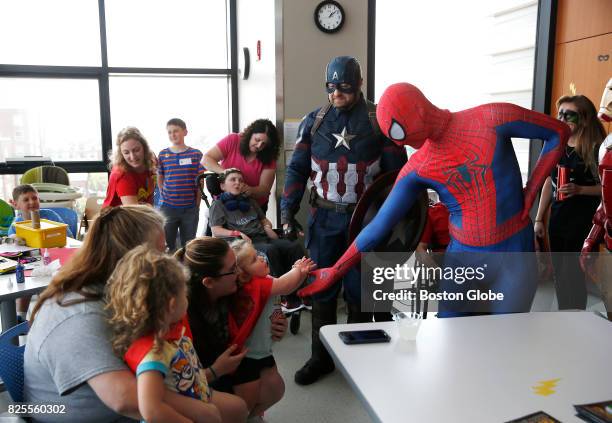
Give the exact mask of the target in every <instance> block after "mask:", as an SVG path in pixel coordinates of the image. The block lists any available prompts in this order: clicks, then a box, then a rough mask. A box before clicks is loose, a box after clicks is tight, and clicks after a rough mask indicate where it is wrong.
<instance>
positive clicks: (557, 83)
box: [551, 33, 612, 130]
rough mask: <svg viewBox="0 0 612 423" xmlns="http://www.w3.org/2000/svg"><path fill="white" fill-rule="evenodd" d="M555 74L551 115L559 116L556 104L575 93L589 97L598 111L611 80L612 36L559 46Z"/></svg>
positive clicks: (611, 34)
mask: <svg viewBox="0 0 612 423" xmlns="http://www.w3.org/2000/svg"><path fill="white" fill-rule="evenodd" d="M554 72H555V73H554V81H553V89H552V97H551V105H552V107H551V114H552V115H556V113H557V110H556V107H555V103H556V101H557V100H558V99H559V98H560V97H561V96H563V95H573V93H574V92H575V93H576V94H583V95H585V96H587V97H588V98H589V99H590V100H591V101H592V102H593V104H595V107H596V108H597V109H599V103H600V101H601V95H602V93H603V90H604V87H605V86H606V83H607V82H608V80H609V79H610V78H611V77H612V33H609V34H605V35H600V36H597V37H591V38H586V39H583V40H578V41H572V42H568V43H562V44H558V45H557V49H556V55H555V71H554ZM606 129H608V130H609V128H608V125H606Z"/></svg>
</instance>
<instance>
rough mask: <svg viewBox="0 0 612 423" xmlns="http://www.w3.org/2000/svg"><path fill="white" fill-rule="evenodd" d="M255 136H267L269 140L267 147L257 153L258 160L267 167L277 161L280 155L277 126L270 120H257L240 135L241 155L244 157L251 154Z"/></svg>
mask: <svg viewBox="0 0 612 423" xmlns="http://www.w3.org/2000/svg"><path fill="white" fill-rule="evenodd" d="M253 134H266V135H267V136H268V140H269V142H268V143H267V144H266V147H265V148H264V149H263V150H261V151H260V152H258V153H257V159H258V160H259V161H260V162H262V163H263V164H265V165H267V164H269V163H272V161H273V160H276V159H277V158H278V155H279V153H280V141H279V138H278V131H277V130H276V126H274V124H273V123H272V122H270V121H269V120H268V119H257V120H256V121H254V122H253V123H251V124H250V125H249V126H247V127H246V128H245V129H244V131H242V132H241V133H240V154H241V155H242V157H247V156H248V155H249V154H250V153H251V152H250V150H249V142H250V141H251V137H252V136H253Z"/></svg>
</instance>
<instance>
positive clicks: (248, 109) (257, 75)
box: [236, 0, 276, 130]
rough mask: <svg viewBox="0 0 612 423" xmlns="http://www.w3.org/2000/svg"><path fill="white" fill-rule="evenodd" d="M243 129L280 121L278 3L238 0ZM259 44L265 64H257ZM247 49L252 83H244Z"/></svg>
mask: <svg viewBox="0 0 612 423" xmlns="http://www.w3.org/2000/svg"><path fill="white" fill-rule="evenodd" d="M236 3H237V20H238V57H239V60H238V62H239V66H240V72H239V82H238V104H239V111H238V113H239V117H240V129H241V130H242V129H243V128H245V127H246V126H247V125H248V124H249V123H250V122H252V121H254V120H255V119H260V118H267V119H270V120H271V121H272V122H274V121H275V120H276V108H275V100H276V95H275V89H276V66H275V23H274V1H273V0H266V1H253V0H237V2H236ZM257 41H260V42H261V60H257ZM243 47H248V49H249V51H250V56H251V71H250V76H249V79H247V80H243V79H242V75H243V70H244V61H243V59H242V58H243V53H242V49H243Z"/></svg>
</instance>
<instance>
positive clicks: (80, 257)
mask: <svg viewBox="0 0 612 423" xmlns="http://www.w3.org/2000/svg"><path fill="white" fill-rule="evenodd" d="M163 223H164V220H163V217H162V216H161V215H160V214H159V213H158V212H157V211H155V210H154V209H153V208H151V207H146V206H127V207H108V208H106V209H103V210H102V212H101V213H100V215H99V217H98V218H97V219H95V220H94V222H93V224H92V225H91V228H90V230H89V232H88V233H87V237H86V238H85V241H84V242H83V245H82V246H81V248H80V249H79V251H77V252H76V253H75V255H74V256H73V257H72V259H71V260H70V261H69V262H68V263H67V264H65V265H64V266H63V267H62V268H61V270H60V271H59V272H58V273H57V274H56V275H55V276H54V277H53V280H52V281H51V284H50V285H49V286H48V287H47V289H45V291H43V292H42V293H41V295H40V298H39V300H38V303H37V304H36V306H35V307H34V311H33V313H32V320H31V328H30V332H29V334H28V338H27V342H26V348H25V355H24V376H25V377H24V397H25V401H26V402H28V403H35V404H59V405H62V406H64V407H65V408H64V411H65V413H64V414H55V415H52V414H36V415H33V416H32V417H34V419H35V420H36V421H40V422H56V421H87V422H114V421H122V420H123V419H124V417H122V416H128V417H130V418H133V419H140V417H141V416H140V414H139V412H138V401H137V394H136V378H135V377H134V375H133V374H132V372H130V370H129V369H128V368H127V366H126V365H125V364H124V363H123V361H122V360H121V359H120V358H118V357H116V356H115V354H114V353H113V351H112V348H111V343H110V333H111V332H110V329H109V327H108V324H107V315H106V313H105V311H104V306H105V302H104V299H103V292H104V289H105V286H106V283H107V280H108V278H109V276H110V274H111V272H112V271H113V269H114V268H115V266H116V265H117V262H118V261H119V260H120V259H121V257H123V256H124V255H125V254H126V253H127V252H128V251H129V250H131V249H132V248H134V247H136V246H138V245H140V244H147V245H149V247H150V248H151V249H157V250H162V249H163V248H164V246H165V237H164V227H163ZM164 400H165V401H167V402H170V403H172V404H173V405H175V406H176V407H177V408H178V407H180V406H181V405H180V404H183V402H184V401H195V400H194V399H192V398H187V397H184V396H182V395H179V394H176V393H172V392H168V393H167V394H166V396H165V397H164ZM43 411H44V410H43Z"/></svg>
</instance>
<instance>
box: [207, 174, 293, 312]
mask: <svg viewBox="0 0 612 423" xmlns="http://www.w3.org/2000/svg"><path fill="white" fill-rule="evenodd" d="M220 186H221V191H222V193H221V194H220V195H219V196H218V197H217V199H216V200H215V201H214V202H213V203H212V205H211V206H210V210H209V224H210V227H211V230H212V234H213V236H215V237H234V238H242V239H244V240H245V241H249V242H251V243H253V247H255V249H256V250H257V251H261V252H262V253H264V254H265V255H266V256H267V258H268V262H269V264H270V274H271V275H272V276H273V277H280V276H281V275H283V274H285V273H286V272H288V271H289V270H291V266H293V264H294V263H295V262H296V260H299V259H300V258H302V257H303V256H304V255H305V251H304V249H303V248H302V246H301V245H300V244H299V243H297V242H295V241H290V240H288V239H282V238H279V237H278V235H277V234H276V232H275V231H274V230H273V229H272V223H271V222H270V221H269V220H268V219H267V218H266V215H265V214H264V212H263V211H262V210H261V208H260V207H259V205H258V204H257V202H256V201H255V200H253V199H251V198H249V197H248V196H246V195H244V194H243V190H244V186H245V185H244V180H243V176H242V172H241V171H240V170H239V169H236V168H230V169H226V170H225V171H224V172H223V173H222V174H221V176H220ZM302 307H303V305H302V303H301V301H300V300H299V299H298V297H297V296H296V295H295V294H293V295H292V296H288V298H287V304H286V305H285V307H284V308H285V312H288V313H289V312H293V311H297V310H299V309H301V308H302Z"/></svg>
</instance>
